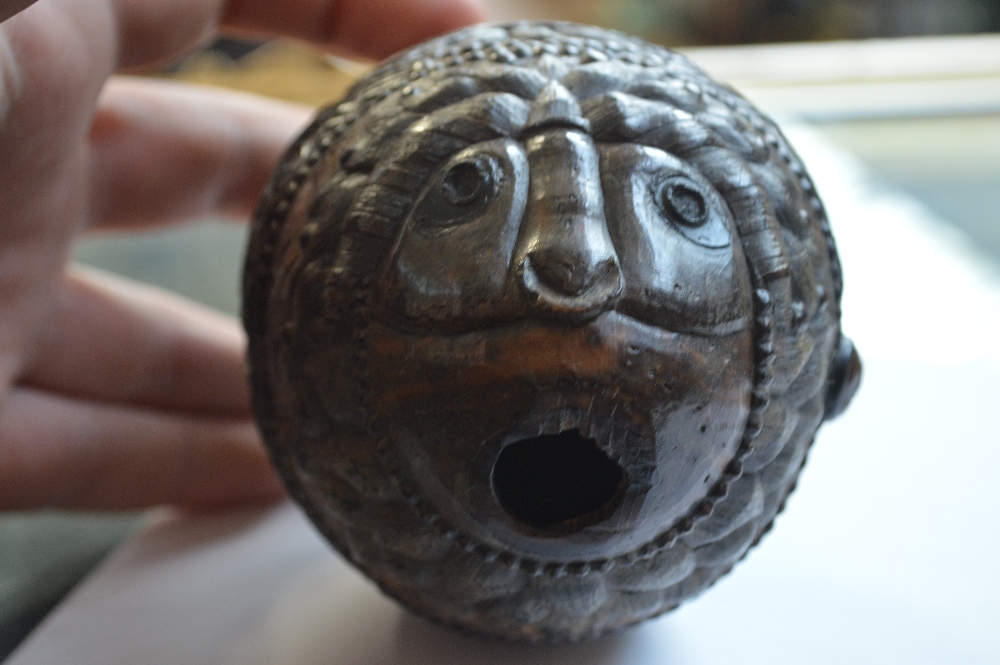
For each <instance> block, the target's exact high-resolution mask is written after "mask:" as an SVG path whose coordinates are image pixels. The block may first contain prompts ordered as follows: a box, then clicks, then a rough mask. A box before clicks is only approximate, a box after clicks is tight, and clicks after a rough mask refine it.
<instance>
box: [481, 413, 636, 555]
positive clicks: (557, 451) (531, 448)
mask: <svg viewBox="0 0 1000 665" xmlns="http://www.w3.org/2000/svg"><path fill="white" fill-rule="evenodd" d="M625 484H626V478H625V471H624V470H623V469H622V468H621V467H620V466H619V465H618V464H616V463H615V462H614V461H613V460H612V459H611V458H609V457H608V456H607V455H606V454H605V453H604V451H603V450H601V449H600V448H599V447H598V445H597V442H596V441H594V440H593V439H589V438H587V437H585V436H583V435H582V434H580V431H579V430H575V429H574V430H568V431H566V432H561V433H559V434H547V435H544V436H536V437H531V438H529V439H521V440H520V441H515V442H514V443H511V444H509V445H508V446H506V447H505V448H504V449H503V450H502V451H500V455H499V456H498V457H497V461H496V464H494V466H493V492H494V493H495V494H496V497H497V500H498V501H499V502H500V505H501V507H503V509H504V510H506V511H507V513H508V514H509V515H510V516H511V517H513V518H514V519H516V520H517V521H519V522H521V523H522V524H525V525H527V526H529V527H532V528H534V529H538V530H541V531H549V532H552V533H553V535H558V534H563V533H566V532H568V531H577V530H579V529H582V528H584V527H585V526H589V525H591V524H596V523H597V522H600V521H602V520H604V519H606V518H607V517H609V516H610V515H611V513H612V512H614V509H615V507H616V505H617V503H618V499H619V498H620V496H621V494H622V491H623V490H624V487H625Z"/></svg>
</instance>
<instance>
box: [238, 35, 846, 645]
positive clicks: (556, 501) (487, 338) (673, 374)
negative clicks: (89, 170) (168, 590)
mask: <svg viewBox="0 0 1000 665" xmlns="http://www.w3.org/2000/svg"><path fill="white" fill-rule="evenodd" d="M840 289H841V280H840V268H839V263H838V261H837V257H836V250H835V247H834V244H833V240H832V237H831V235H830V231H829V226H828V224H827V220H826V217H825V214H824V211H823V206H822V204H821V203H820V200H819V198H818V196H817V194H816V192H815V191H814V188H813V186H812V184H811V181H810V180H809V177H808V175H807V174H806V173H805V170H804V168H803V166H802V164H801V163H800V162H799V160H798V158H797V157H796V156H795V155H794V153H793V152H792V151H791V149H790V148H789V146H788V145H787V143H786V142H785V140H784V138H783V137H782V136H781V133H780V131H779V130H778V129H777V128H776V127H775V125H774V124H773V123H772V122H771V121H769V120H768V119H767V118H765V117H763V116H761V115H760V114H759V113H758V112H757V111H755V110H754V109H753V108H752V107H751V106H750V105H749V104H748V103H747V102H746V101H745V100H743V99H742V98H741V97H739V96H738V95H737V94H736V93H734V92H732V91H731V90H729V89H727V88H724V87H720V86H718V85H717V84H715V83H713V82H712V81H711V80H709V79H708V78H707V77H706V76H705V75H704V74H703V73H702V72H700V70H698V69H697V68H696V67H695V66H694V65H693V64H691V63H690V62H689V61H688V60H686V59H685V58H683V57H682V56H680V55H678V54H676V53H673V52H671V51H668V50H665V49H662V48H659V47H655V46H651V45H649V44H646V43H644V42H641V41H639V40H636V39H633V38H630V37H627V36H624V35H621V34H618V33H612V32H608V31H603V30H599V29H596V28H588V27H582V26H575V25H570V24H532V23H521V24H510V25H494V26H481V27H478V28H473V29H470V30H466V31H462V32H459V33H455V34H453V35H450V36H446V37H443V38H440V39H438V40H435V41H433V42H429V43H427V44H425V45H423V46H420V47H417V48H416V49H414V50H412V51H410V52H407V53H405V54H402V55H401V56H398V57H396V58H395V59H393V60H391V61H389V62H387V63H385V64H384V65H382V66H381V67H379V68H377V69H376V70H375V71H373V72H372V73H371V74H369V75H368V76H367V77H366V78H364V79H363V80H362V81H361V82H359V83H358V85H357V86H356V87H355V88H353V89H352V91H351V92H350V93H349V94H348V96H347V98H346V99H345V100H344V101H343V102H341V103H339V104H337V105H335V106H332V107H330V108H328V109H326V110H324V111H322V112H321V113H320V115H319V116H318V117H317V119H316V121H315V123H314V124H313V125H312V126H311V127H310V128H309V129H308V130H307V131H306V132H305V134H304V135H303V136H302V137H301V138H300V139H299V140H298V142H297V143H296V144H295V145H294V146H292V148H291V149H290V151H289V153H288V156H287V159H286V161H285V163H284V164H283V165H282V166H281V167H280V169H279V170H278V172H277V173H276V174H275V177H274V179H273V181H272V182H271V184H270V186H269V188H268V191H267V193H266V194H265V197H264V200H263V201H262V203H261V206H260V209H259V212H258V215H257V218H256V221H255V224H254V230H253V237H252V239H251V244H250V248H249V252H248V258H247V267H246V273H245V290H244V293H245V304H244V318H245V323H246V326H247V330H248V333H249V336H250V374H251V380H252V383H253V388H254V403H255V412H256V415H257V418H258V422H259V423H260V426H261V429H262V431H263V433H264V436H265V439H266V440H267V442H268V444H269V446H270V448H271V450H272V453H273V457H274V460H275V462H276V464H277V466H278V467H279V469H280V470H281V472H282V474H283V476H284V477H285V480H286V481H287V483H288V485H289V487H290V489H291V491H292V493H293V495H294V496H295V497H296V499H297V500H298V501H299V502H300V503H301V504H302V505H303V506H304V507H305V509H306V510H307V512H308V513H309V515H310V516H311V518H312V519H313V520H314V522H315V523H316V524H317V526H318V527H319V528H320V530H321V531H323V533H324V534H325V535H326V536H327V537H328V538H329V540H330V541H331V542H332V543H333V544H334V545H335V546H336V547H337V548H338V549H339V550H340V551H341V552H342V553H343V554H344V555H345V556H346V557H347V558H348V559H350V560H351V561H352V562H353V563H355V564H356V565H357V566H359V567H360V568H361V569H362V570H364V571H365V572H366V573H367V574H368V575H370V576H371V577H372V578H373V579H374V580H375V581H376V582H377V583H378V584H379V585H380V586H381V587H382V588H383V589H384V590H385V591H386V592H387V593H389V594H391V595H393V596H394V597H396V598H398V599H399V600H400V601H402V602H403V603H405V604H406V605H408V606H410V607H411V608H413V609H414V610H415V611H417V612H420V613H422V614H426V615H428V616H430V617H432V618H435V619H437V620H439V621H441V622H444V623H447V624H450V625H454V626H458V627H460V628H462V629H464V630H467V631H470V632H474V633H479V634H487V635H495V636H501V637H504V638H508V639H518V640H528V641H565V640H580V639H586V638H590V637H595V636H598V635H601V634H603V633H606V632H608V631H612V630H616V629H619V628H621V627H623V626H627V625H630V624H632V623H635V622H636V621H639V620H642V619H644V618H647V617H649V616H654V615H656V614H659V613H661V612H664V611H667V610H669V609H672V608H674V607H676V606H677V605H678V604H679V603H680V602H682V601H684V600H685V599H687V598H690V597H692V596H694V595H696V594H698V593H699V592H700V591H702V590H703V589H705V588H706V587H708V586H709V585H710V584H712V582H714V581H715V580H716V579H717V578H718V577H719V576H720V575H722V574H724V573H725V572H727V571H728V570H729V569H730V568H731V567H732V566H733V564H734V563H736V562H737V561H738V560H739V559H740V558H741V557H742V556H743V555H744V554H745V553H746V551H747V549H748V548H749V547H750V546H751V545H752V544H753V543H755V542H756V541H757V540H759V538H760V537H761V536H762V535H763V534H764V533H765V532H766V531H767V530H768V528H769V527H770V524H771V521H772V520H773V518H774V516H775V514H776V513H777V512H778V511H779V510H780V508H781V506H782V505H783V502H784V500H785V497H786V496H787V494H788V493H789V492H790V491H791V489H792V488H793V486H794V483H795V480H796V477H797V475H798V471H799V469H800V467H801V465H802V463H803V461H804V459H805V455H806V452H807V450H808V447H809V445H810V444H811V442H812V438H813V436H814V434H815V431H816V429H817V427H818V426H819V424H820V422H821V421H822V420H823V419H824V417H826V418H828V417H832V416H834V415H836V414H837V413H838V412H839V411H840V410H842V409H843V408H845V407H846V405H847V402H848V401H849V400H850V397H851V395H852V394H853V391H854V390H855V389H856V388H857V385H858V381H859V379H860V363H859V362H858V360H857V354H856V353H855V352H854V349H853V345H851V343H850V341H849V340H848V339H847V338H846V337H844V336H842V335H841V333H840V326H839V319H840V312H839V299H840Z"/></svg>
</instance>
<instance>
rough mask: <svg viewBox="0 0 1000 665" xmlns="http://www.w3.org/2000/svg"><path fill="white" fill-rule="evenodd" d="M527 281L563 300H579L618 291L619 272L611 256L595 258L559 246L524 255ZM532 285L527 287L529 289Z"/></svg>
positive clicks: (590, 254)
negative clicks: (561, 297) (527, 272)
mask: <svg viewBox="0 0 1000 665" xmlns="http://www.w3.org/2000/svg"><path fill="white" fill-rule="evenodd" d="M525 269H526V270H527V271H530V273H531V274H529V275H527V277H526V279H527V280H532V278H533V279H534V281H535V282H536V283H537V285H539V286H542V287H544V288H545V289H547V290H550V291H552V292H553V293H554V294H557V295H558V296H563V297H570V298H579V297H587V296H588V295H597V294H598V293H603V292H607V291H609V290H619V287H618V282H619V281H620V280H621V273H620V271H619V269H618V262H617V261H616V260H615V257H614V256H598V257H595V256H594V255H593V253H591V252H586V251H582V252H581V251H574V250H573V249H568V248H566V247H562V246H558V245H557V246H554V247H553V246H549V247H542V248H540V249H535V250H533V251H531V252H528V254H527V265H526V266H525ZM530 286H531V285H529V287H530Z"/></svg>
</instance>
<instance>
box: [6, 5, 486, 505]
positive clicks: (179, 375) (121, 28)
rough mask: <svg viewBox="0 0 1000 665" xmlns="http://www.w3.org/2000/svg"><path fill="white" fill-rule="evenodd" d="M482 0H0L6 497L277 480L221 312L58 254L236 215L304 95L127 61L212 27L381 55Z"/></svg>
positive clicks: (42, 501) (57, 501)
mask: <svg viewBox="0 0 1000 665" xmlns="http://www.w3.org/2000/svg"><path fill="white" fill-rule="evenodd" d="M475 3H476V0H325V1H324V0H284V1H279V0H230V1H229V2H226V1H225V0H88V1H87V2H80V0H38V2H34V3H32V2H31V1H30V0H0V20H2V21H3V23H0V510H33V509H40V508H62V509H73V510H125V509H140V508H145V507H148V506H155V505H161V504H173V505H178V506H181V507H184V508H188V509H198V510H201V509H210V508H218V507H225V506H232V505H243V504H252V503H260V502H267V501H272V500H275V499H278V498H280V497H281V496H282V489H281V485H280V483H279V481H278V479H277V478H276V477H275V475H274V473H273V472H272V470H271V467H270V464H269V462H268V460H267V456H266V454H265V452H264V449H263V447H262V445H261V443H260V440H259V437H258V434H257V431H256V428H255V427H254V424H253V421H252V418H251V415H250V407H249V395H248V390H247V385H246V379H245V376H244V369H243V356H244V348H245V338H244V335H243V332H242V329H241V327H240V326H239V324H238V323H237V322H236V321H235V320H232V319H230V318H228V317H225V316H222V315H221V314H217V313H215V312H213V311H211V310H208V309H206V308H203V307H200V306H198V305H196V304H194V303H190V302H187V301H184V300H182V299H181V298H179V297H176V296H173V295H171V294H168V293H165V292H162V291H159V290H156V289H153V288H151V287H147V286H141V285H137V284H135V283H131V282H127V281H125V280H123V279H120V278H117V277H114V276H111V275H106V274H100V273H96V272H93V271H89V270H85V269H83V268H80V267H77V266H73V265H71V264H70V263H69V255H70V252H71V249H72V247H73V244H74V242H75V241H76V240H77V239H78V238H79V237H80V236H81V235H82V234H86V233H88V232H100V231H117V230H127V229H140V228H151V227H157V226H162V225H167V224H174V223H178V222H183V221H188V220H193V219H198V218H203V217H206V216H219V215H223V216H227V217H233V218H244V219H245V218H246V216H247V215H248V214H249V212H250V211H251V210H252V208H253V206H254V205H255V203H256V199H257V196H258V195H259V192H260V189H261V187H262V186H263V184H264V183H265V181H266V179H267V177H268V175H269V173H270V171H271V169H272V168H273V167H274V165H275V163H276V162H277V160H278V158H279V157H280V155H281V153H282V151H283V150H284V147H285V146H286V145H287V144H288V142H290V141H291V140H292V138H293V137H294V136H295V134H296V133H297V132H298V131H299V129H301V127H302V126H303V125H304V123H305V122H307V120H308V118H309V115H310V113H311V112H310V110H309V109H305V108H301V107H297V106H293V105H289V104H284V103H279V102H275V101H268V100H264V99H261V98H256V97H252V96H249V95H243V94H238V93H232V92H224V91H221V90H213V89H209V88H204V87H194V86H187V85H181V84H177V83H169V82H163V81H152V80H148V79H137V78H129V77H121V76H118V75H117V74H118V73H119V72H121V71H123V70H126V71H129V70H135V69H137V68H143V67H150V66H154V65H156V64H157V63H162V62H164V61H167V60H170V59H171V58H174V57H177V56H179V55H181V54H183V53H185V52H188V51H190V50H191V49H192V48H194V47H196V46H197V45H199V44H202V43H204V42H205V41H206V40H208V39H210V38H211V37H212V35H214V34H216V33H217V32H218V31H219V30H220V29H226V30H230V31H238V32H243V33H253V34H269V35H284V36H289V37H296V38H300V39H306V40H309V41H312V42H314V43H316V44H318V45H320V46H323V47H325V48H329V49H334V50H337V51H339V52H346V53H352V54H356V55H361V56H367V57H370V58H381V57H384V56H387V55H389V54H391V53H393V52H395V51H396V50H398V49H401V48H403V47H405V46H408V45H410V44H413V43H416V42H418V41H420V40H422V39H425V38H428V37H430V36H433V35H435V34H438V33H441V32H444V31H447V30H450V29H453V28H457V27H460V26H461V25H464V24H468V23H472V22H475V21H477V20H481V19H482V15H481V10H480V9H479V7H478V5H477V4H475Z"/></svg>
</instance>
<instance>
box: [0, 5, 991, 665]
mask: <svg viewBox="0 0 1000 665" xmlns="http://www.w3.org/2000/svg"><path fill="white" fill-rule="evenodd" d="M487 5H488V7H489V9H490V11H491V14H492V16H493V18H495V19H498V20H508V19H518V18H540V19H564V20H572V21H579V22H586V23H593V24H598V25H603V26H606V27H611V28H615V29H619V30H623V31H626V32H630V33H633V34H638V35H640V36H642V37H645V38H646V39H649V40H651V41H654V42H658V43H661V44H665V45H667V46H671V47H677V48H682V49H684V50H686V52H687V53H688V54H689V55H690V56H691V57H693V58H694V59H695V60H696V61H697V62H699V63H700V64H702V66H704V67H706V68H707V69H708V70H709V72H710V73H712V74H713V75H715V76H716V77H717V78H720V79H722V80H724V81H726V82H729V83H731V84H732V85H734V86H735V87H736V88H737V89H739V90H741V91H742V92H744V94H746V95H747V96H748V97H749V98H750V99H751V100H752V101H754V102H755V103H757V104H758V105H759V106H761V108H762V109H763V110H765V111H766V112H768V113H771V114H773V115H774V116H775V117H776V118H778V119H779V120H781V121H782V122H790V123H805V124H807V125H809V126H811V128H812V129H814V130H816V131H817V132H819V133H820V134H821V135H822V136H823V137H825V139H826V140H829V141H830V142H832V143H834V144H836V145H837V146H839V147H841V148H843V149H844V150H846V151H848V152H850V153H852V154H853V155H854V156H855V157H856V158H857V159H858V160H860V162H861V163H862V164H863V165H864V166H865V167H866V168H867V173H868V177H869V178H870V181H871V186H872V187H883V188H887V189H892V190H899V191H903V192H906V193H909V194H910V195H912V196H913V197H915V198H916V199H917V200H918V201H920V202H921V203H922V204H923V205H924V206H926V207H927V208H928V209H929V210H930V211H931V212H932V213H933V216H934V218H935V219H936V220H937V221H938V222H939V223H940V224H941V225H943V226H947V227H948V228H949V229H950V230H951V231H952V232H953V233H955V234H960V236H961V238H962V242H964V243H965V244H966V245H967V246H968V248H969V251H970V252H971V254H973V255H975V256H976V260H977V261H981V263H982V265H984V266H987V267H988V269H989V270H994V271H997V272H998V274H1000V212H998V209H1000V205H998V204H1000V195H998V194H1000V35H998V34H996V33H998V32H1000V0H507V1H504V0H487ZM368 66H369V64H367V63H354V62H346V61H343V60H340V59H335V58H330V57H326V56H324V55H322V54H319V53H316V52H314V51H312V50H311V49H309V48H307V47H305V46H303V45H301V44H295V43H290V42H280V41H277V42H268V43H259V42H245V41H240V40H236V39H221V40H219V41H218V42H216V43H215V44H213V45H211V46H209V47H206V48H205V49H203V50H201V51H199V52H197V53H193V54H191V55H190V56H188V57H186V58H184V59H182V60H181V61H179V62H176V63H173V64H171V65H170V66H169V67H167V68H166V69H165V70H164V71H160V72H152V73H150V75H153V76H163V77H170V78H176V79H182V80H188V81H193V82H196V83H203V84H206V85H222V86H228V87H234V88H240V89H244V90H250V91H254V92H259V93H261V94H266V95H271V96H275V97H281V98H284V99H289V100H294V101H299V102H303V103H306V104H312V105H318V104H322V103H324V102H327V101H330V100H334V99H336V98H338V97H339V96H340V95H342V94H343V92H344V91H345V90H346V89H347V87H348V86H349V85H350V83H351V81H352V80H353V79H354V78H355V77H356V76H357V75H359V74H360V73H362V72H363V71H364V70H365V69H366V68H367V67H368ZM834 228H835V230H836V220H834ZM244 243H245V230H244V228H243V227H242V226H239V225H233V224H226V223H222V222H219V221H215V220H204V221H203V222H201V223H198V224H194V225H190V226H185V227H182V228H175V229H171V230H168V231H165V232H157V233H141V234H133V235H129V236H99V237H92V238H88V239H86V240H85V241H83V242H82V243H81V244H80V246H79V247H78V249H77V252H76V259H77V260H78V261H80V262H82V263H86V264H90V265H93V266H96V267H99V268H102V269H106V270H111V271H114V272H117V273H121V274H124V275H127V276H130V277H133V278H135V279H138V280H143V281H147V282H151V283H155V284H159V285H162V286H165V287H166V288H169V289H172V290H175V291H177V292H179V293H182V294H184V295H187V296H189V297H191V298H194V299H196V300H199V301H201V302H204V303H207V304H208V305H211V306H213V307H216V308H218V309H219V310H222V311H224V312H228V313H231V314H235V313H236V312H237V311H238V308H239V293H238V282H239V276H240V271H241V260H242V253H243V247H244ZM141 520H142V517H141V516H138V515H115V516H107V515H103V516H82V515H65V514H53V513H46V514H30V515H27V514H25V515H7V516H3V517H0V660H2V659H3V657H4V655H6V654H7V653H8V652H9V651H10V650H11V649H12V648H13V647H14V646H15V645H16V644H17V643H18V642H19V641H20V640H21V639H22V638H23V636H24V635H25V634H27V632H28V631H30V630H31V628H32V627H33V626H34V625H35V624H36V623H37V622H38V621H39V620H40V619H41V618H43V617H44V616H45V614H46V613H47V612H48V611H49V610H50V609H51V608H52V607H53V606H54V605H55V604H56V603H57V602H58V601H59V600H60V599H61V598H62V597H63V596H64V595H65V594H66V593H67V592H69V591H70V590H71V589H72V588H73V586H74V585H75V584H76V583H77V582H78V581H79V580H80V579H81V578H82V577H83V576H84V575H86V573H87V572H88V571H89V570H91V569H92V567H93V566H94V565H96V564H97V563H98V562H100V561H101V559H102V558H103V557H104V556H105V555H106V554H107V553H108V552H109V551H111V550H112V549H113V548H114V546H115V545H116V544H117V543H118V542H119V541H120V540H121V539H122V538H123V537H125V536H126V535H127V534H128V533H130V532H131V531H132V530H133V529H135V528H136V527H137V525H139V524H140V523H141Z"/></svg>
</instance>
